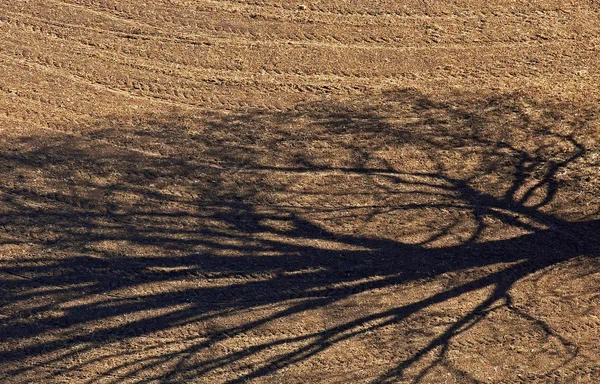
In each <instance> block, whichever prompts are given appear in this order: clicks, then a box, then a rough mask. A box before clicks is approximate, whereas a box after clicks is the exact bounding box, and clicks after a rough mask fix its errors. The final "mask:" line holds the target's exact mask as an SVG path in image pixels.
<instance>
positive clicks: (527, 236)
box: [0, 90, 600, 383]
mask: <svg viewBox="0 0 600 384" xmlns="http://www.w3.org/2000/svg"><path fill="white" fill-rule="evenodd" d="M596 113H597V112H596V111H595V110H593V109H585V108H581V107H580V108H575V107H574V106H571V105H561V104H558V103H555V104H550V103H546V104H544V103H541V102H536V101H534V100H531V99H528V98H526V97H524V96H522V95H518V94H508V95H501V96H493V97H482V96H477V95H472V96H468V95H452V96H448V97H447V99H446V100H445V101H440V100H439V99H437V98H434V97H429V96H427V95H424V94H421V93H419V92H417V91H415V90H402V91H397V92H390V93H388V94H385V95H382V96H381V97H379V98H377V100H376V101H368V100H358V101H357V100H345V101H343V102H339V103H336V102H327V103H314V104H305V105H298V106H297V107H296V109H295V110H293V111H287V112H265V111H245V112H237V113H229V114H225V113H222V114H220V113H205V114H203V115H200V116H195V115H191V114H186V113H184V112H177V113H174V114H173V115H171V116H141V117H138V118H136V119H124V118H119V117H115V118H109V119H106V121H99V122H95V123H94V124H92V126H91V128H89V129H87V130H85V131H84V132H83V133H80V134H67V133H60V132H56V133H55V134H49V135H45V136H42V135H40V136H39V137H19V138H16V139H15V138H10V141H11V142H10V145H8V144H7V142H8V140H9V139H8V138H5V139H4V141H5V142H4V143H3V147H2V148H4V149H3V150H2V151H1V152H0V166H1V167H2V168H3V174H4V175H5V180H6V181H5V183H4V184H3V186H2V188H1V192H2V199H3V201H2V211H1V213H0V214H1V215H2V220H1V222H2V225H3V232H2V237H1V238H0V242H1V244H2V250H3V255H4V256H3V257H2V259H1V261H0V278H1V282H2V284H1V286H2V299H1V300H2V301H1V305H2V308H3V323H2V325H0V337H1V339H2V340H3V344H4V347H3V349H2V351H1V354H0V361H2V367H3V368H2V371H1V372H2V374H3V375H5V377H6V378H15V380H21V381H22V380H23V378H28V379H29V380H32V379H33V380H42V379H49V378H52V377H61V376H64V375H66V374H73V372H77V371H81V372H88V373H90V372H92V371H93V372H94V373H90V374H91V375H92V377H93V378H92V379H91V381H97V380H100V379H102V380H104V381H106V382H121V381H131V382H140V383H141V382H165V383H166V382H189V381H194V380H196V381H198V380H206V381H219V382H221V381H225V382H230V383H237V382H244V381H248V380H252V379H256V380H257V381H268V380H274V381H277V379H276V377H278V376H277V375H281V376H279V377H284V378H286V381H294V380H296V381H302V379H301V378H300V376H294V375H298V374H299V373H298V371H294V369H295V367H304V368H298V370H299V371H300V372H304V373H305V374H307V375H308V374H311V371H314V370H315V369H316V370H317V371H318V366H316V367H317V368H315V366H314V364H313V365H306V364H308V362H314V361H316V362H319V361H321V360H319V358H321V357H322V356H327V355H333V354H340V353H341V354H342V356H343V354H344V350H343V348H344V346H348V345H353V344H352V343H355V342H356V343H358V344H357V345H363V350H362V351H363V352H359V353H354V355H353V356H355V357H356V355H360V354H361V353H366V351H368V349H369V348H370V346H369V345H368V344H365V343H366V341H364V340H369V342H371V343H374V342H376V341H377V340H378V339H379V341H378V342H379V343H380V344H381V345H379V346H378V347H375V346H372V345H371V347H372V348H376V349H377V348H378V349H377V350H378V351H380V352H381V351H391V352H390V356H392V355H393V356H392V357H390V358H389V359H388V360H385V363H379V364H380V365H379V366H378V368H377V370H376V371H374V372H375V373H376V374H374V375H373V374H371V376H370V377H366V378H365V377H363V378H361V380H363V381H365V380H370V381H373V382H388V381H390V382H391V381H414V382H420V381H432V377H437V376H435V375H441V374H442V373H440V372H443V374H444V375H451V376H452V377H454V378H455V379H456V380H462V381H473V382H476V381H480V380H481V378H480V377H478V376H477V375H476V374H475V373H474V372H472V371H469V370H468V369H465V368H464V367H460V366H459V365H457V364H455V363H456V361H455V360H454V359H453V358H451V356H450V353H451V351H453V350H456V348H457V347H456V345H455V344H453V343H455V342H458V341H457V340H458V339H459V338H460V337H461V336H462V335H464V334H466V333H469V332H473V330H474V329H478V327H482V324H483V323H484V322H493V321H494V320H493V316H492V315H493V314H494V313H495V312H498V311H504V313H510V314H511V316H513V317H514V318H518V319H519V321H521V322H522V323H523V324H527V326H528V327H529V329H530V330H533V331H532V332H534V333H536V335H538V336H539V338H541V339H544V340H546V341H547V340H550V339H552V342H553V343H554V345H555V348H554V352H553V354H551V355H548V356H552V357H547V364H546V363H545V364H546V365H545V366H546V367H548V368H544V369H541V370H539V372H538V371H536V373H535V375H537V376H535V375H534V376H535V377H533V376H532V377H533V378H539V377H545V376H544V375H551V374H556V372H558V371H559V370H560V369H561V368H562V367H566V366H570V365H571V366H572V365H573V364H583V363H581V362H580V361H579V360H578V359H583V357H582V356H584V355H585V354H584V353H583V354H582V353H581V350H582V349H585V348H587V347H586V346H582V345H579V344H578V343H577V342H576V341H575V340H573V339H572V338H569V337H568V335H566V334H565V332H564V331H559V330H557V329H555V327H553V326H552V324H550V323H549V322H547V321H545V320H544V319H543V318H541V317H539V316H536V314H535V313H531V312H530V311H528V310H527V308H525V309H524V308H522V307H521V306H520V304H516V303H515V298H514V297H513V293H511V292H513V290H514V287H515V286H516V285H517V284H521V283H522V282H523V281H525V280H526V279H529V278H531V277H532V276H533V277H535V278H536V279H542V278H543V275H544V274H545V273H546V272H547V271H548V270H551V269H552V268H555V267H557V266H560V265H563V264H564V262H572V263H574V264H572V265H576V266H578V268H581V271H583V270H586V271H588V273H592V274H593V273H595V272H594V271H595V269H594V268H595V267H596V265H597V264H596V260H595V256H596V255H598V252H599V251H600V219H599V218H600V215H599V211H598V207H600V202H599V200H598V198H597V196H598V193H597V192H598V187H599V185H598V179H597V178H596V176H597V170H598V166H599V165H600V156H598V155H599V154H600V151H599V149H600V145H599V143H598V141H597V134H598V122H597V120H596V119H597V116H596ZM594 135H596V136H594ZM4 144H6V145H4ZM7 148H8V149H7ZM440 282H442V283H440ZM433 286H435V287H436V288H431V287H433ZM419 287H425V288H419ZM426 287H430V288H426ZM596 288H597V287H595V286H594V287H589V289H590V291H589V292H587V293H586V295H587V296H586V297H591V298H592V299H590V300H593V299H595V300H597V296H593V295H594V290H595V289H596ZM377 292H380V293H377ZM394 292H395V293H394ZM415 292H417V293H415ZM482 292H483V293H482ZM398 293H400V297H399V296H398ZM371 294H377V295H381V297H384V298H385V297H389V298H388V299H387V301H386V304H385V305H383V304H382V305H379V306H374V307H372V308H362V309H360V310H355V311H354V312H352V310H351V309H352V308H361V307H360V306H356V305H354V304H352V303H355V302H356V301H357V300H369V299H368V298H369V295H371ZM404 294H406V296H404ZM411 295H412V296H411ZM590 295H592V296H590ZM402 296H404V297H402ZM394 298H396V299H398V302H395V301H394V300H393V299H394ZM463 298H464V300H465V302H467V303H468V305H466V306H464V307H463V308H466V309H464V310H462V311H459V314H458V315H452V316H448V315H447V314H443V313H442V315H435V313H434V312H435V311H437V310H441V311H443V310H444V309H443V305H444V304H448V303H451V302H454V301H456V300H461V299H463ZM382 300H383V299H382ZM351 304H352V305H351ZM353 305H354V306H353ZM440 308H442V309H440ZM340 311H341V314H340ZM432 311H433V312H432ZM436 316H437V317H441V318H444V319H449V320H448V321H446V322H442V323H441V325H440V324H438V325H437V326H436V327H435V330H434V331H432V330H428V326H427V324H428V323H427V321H429V320H420V321H423V322H424V324H425V325H416V324H415V323H414V321H415V320H414V319H418V318H420V317H421V318H429V317H431V318H433V317H436ZM411 322H412V323H411ZM295 327H296V328H295ZM390 327H391V328H390ZM389 329H391V331H389V332H388V331H385V332H387V333H385V335H387V336H385V335H384V336H382V332H384V330H389ZM486 329H491V328H486ZM400 330H401V331H402V332H404V333H403V334H402V335H401V336H400V335H399V336H398V339H394V338H391V339H389V338H386V337H390V336H389V335H388V334H389V333H390V332H391V335H394V332H396V331H400ZM507 331H508V332H510V331H511V330H510V327H509V328H505V329H504V332H507ZM478 332H481V331H478ZM253 335H254V336H253ZM369 335H376V336H369ZM479 337H480V338H481V339H482V340H486V335H485V334H484V335H480V336H479ZM536 337H537V336H536ZM400 338H406V340H411V339H414V340H416V341H415V344H414V345H408V344H410V343H409V342H408V341H406V340H400ZM489 338H492V336H491V335H490V336H489ZM489 338H488V339H489ZM357 340H358V341H357ZM374 340H375V341H374ZM399 340H400V341H399ZM496 340H497V339H496ZM361 343H363V344H361ZM399 343H405V344H406V345H402V344H399ZM462 346H463V347H464V345H462ZM504 347H506V348H508V345H506V346H503V347H502V348H504ZM340 349H341V351H340ZM396 349H398V350H397V351H396ZM467 349H468V348H467ZM557 351H558V352H557ZM348 353H350V352H348ZM395 353H396V354H395ZM508 353H510V352H508ZM324 359H325V358H324ZM334 361H335V360H334ZM574 361H576V363H573V362H574ZM302 364H305V365H304V366H302ZM329 364H332V363H331V362H329ZM340 364H342V363H340ZM595 364H596V365H598V362H597V361H596V362H595ZM48 367H51V368H48ZM306 367H312V368H306ZM342 370H343V369H342ZM324 372H326V370H324V371H323V372H321V373H317V372H315V373H314V374H315V375H316V376H314V378H322V377H323V376H319V375H324V374H325V373H324ZM436 372H437V373H436ZM512 373H514V374H516V372H512ZM510 374H511V372H509V373H508V375H510ZM432 375H433V376H432ZM507 379H510V376H509V377H506V376H504V377H499V380H507ZM513 379H514V377H513ZM311 380H313V379H311ZM91 381H90V382H91ZM279 381H281V379H279Z"/></svg>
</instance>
